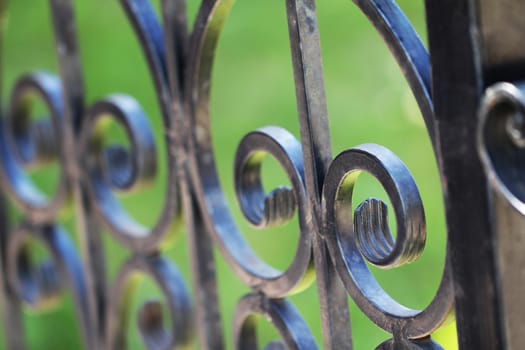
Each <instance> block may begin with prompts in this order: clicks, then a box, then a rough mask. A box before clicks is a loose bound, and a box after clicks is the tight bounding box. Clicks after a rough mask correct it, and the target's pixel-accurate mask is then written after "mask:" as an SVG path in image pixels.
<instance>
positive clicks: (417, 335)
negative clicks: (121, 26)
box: [0, 0, 525, 350]
mask: <svg viewBox="0 0 525 350" xmlns="http://www.w3.org/2000/svg"><path fill="white" fill-rule="evenodd" d="M354 2H355V4H356V6H358V7H359V8H360V9H361V11H362V12H363V13H364V14H365V15H366V16H367V17H368V19H369V20H370V22H371V24H373V26H374V27H375V28H376V29H377V31H378V32H379V33H380V35H381V36H382V37H383V38H384V40H385V42H386V44H387V45H388V47H389V49H390V50H391V52H392V55H393V56H394V57H395V59H396V60H397V62H398V64H399V66H400V68H401V70H402V72H403V73H404V75H405V77H406V80H407V81H408V83H409V85H410V87H411V89H412V91H413V93H414V96H415V98H416V100H417V103H418V105H419V108H420V110H421V113H422V115H423V118H424V121H425V124H426V127H427V130H428V133H429V135H430V138H431V141H432V144H433V146H434V150H435V153H436V157H437V159H438V163H439V165H440V172H441V178H442V181H443V187H444V189H443V190H444V195H445V204H446V216H447V226H448V237H449V241H448V247H447V258H446V263H445V267H444V271H443V276H442V280H441V283H440V285H439V287H438V290H437V292H436V295H435V297H434V299H433V300H432V301H431V303H430V304H429V305H428V306H427V307H426V308H425V309H423V310H413V309H409V308H406V307H405V306H403V305H401V304H400V303H398V302H397V301H396V300H394V299H393V298H392V297H391V296H390V295H389V294H388V293H387V292H386V291H385V290H383V288H382V287H381V286H380V285H379V283H378V282H377V281H376V279H375V277H374V276H373V274H372V273H371V272H370V271H369V268H368V264H367V263H370V264H372V265H375V266H379V267H381V268H384V269H391V268H396V267H398V266H401V265H404V264H409V263H411V262H413V261H415V260H417V259H418V257H419V256H420V254H421V253H422V251H423V249H424V246H425V241H426V224H425V214H424V209H423V204H422V201H421V198H420V196H419V192H418V188H417V185H416V183H415V182H414V180H413V178H412V176H411V174H410V173H409V171H408V170H407V168H406V167H405V165H404V164H403V163H402V161H401V160H400V159H399V158H398V157H397V156H396V155H395V154H393V153H392V152H391V151H390V150H388V149H386V148H385V147H383V146H381V145H376V144H364V145H360V146H357V147H354V148H351V149H349V150H347V151H344V152H342V153H340V154H339V155H337V156H335V157H333V156H332V152H331V148H330V135H329V132H328V130H329V128H328V117H327V111H326V99H325V93H324V83H323V68H322V63H321V49H320V44H319V31H318V25H317V19H316V6H315V1H314V0H286V1H285V3H286V11H287V18H288V29H289V36H290V45H291V49H292V51H291V52H292V61H293V71H294V78H295V89H296V99H297V108H298V114H299V124H300V139H299V140H298V139H296V138H295V137H294V136H293V135H292V134H291V133H289V132H288V131H287V130H285V129H282V128H280V127H276V126H269V127H264V128H261V129H258V130H255V131H253V132H250V133H249V134H247V135H246V136H245V137H244V138H243V139H242V140H241V142H240V144H239V146H238V148H237V152H236V155H235V164H234V179H235V189H236V195H237V199H238V203H239V205H240V208H241V210H242V213H243V214H244V216H245V219H246V220H247V221H248V222H250V223H251V224H252V225H254V226H256V227H258V228H266V227H271V226H275V225H280V224H282V223H285V222H287V221H289V220H290V219H291V218H292V217H293V216H294V214H297V216H298V225H299V227H298V230H299V240H298V243H297V248H296V252H295V257H294V259H293V261H292V262H291V264H290V265H289V266H288V267H287V268H286V269H285V270H284V271H279V270H276V269H274V268H273V267H271V266H269V265H268V264H267V263H266V262H265V261H264V260H262V259H261V258H260V257H258V256H257V254H256V253H255V252H254V250H253V249H252V248H251V247H250V246H249V244H248V243H247V242H246V241H245V239H244V238H243V235H242V232H241V231H240V229H239V228H238V227H237V226H236V224H235V222H234V220H233V218H232V216H231V213H230V208H229V206H228V204H227V202H226V199H225V196H224V194H223V191H222V188H221V185H220V183H219V180H218V174H217V171H216V166H215V160H214V159H215V158H214V149H213V146H212V142H211V128H210V119H209V117H210V116H209V92H210V81H211V72H212V65H213V59H214V51H215V47H216V44H217V40H218V38H219V35H220V32H221V28H222V25H223V23H224V22H225V21H226V19H227V14H228V12H229V10H230V8H231V6H232V5H233V1H232V0H202V3H201V5H200V9H199V11H198V15H197V17H196V20H195V23H194V24H193V29H192V30H190V31H189V30H188V29H187V27H188V25H187V19H186V8H185V6H186V4H185V1H184V0H162V1H161V6H160V7H161V11H160V13H161V16H162V18H157V15H156V13H155V11H154V10H153V8H152V6H151V4H150V3H149V1H148V0H121V1H120V4H121V6H122V8H123V10H124V11H125V13H126V15H127V17H128V19H129V22H130V23H131V24H132V26H133V28H134V31H135V34H136V38H137V40H138V41H139V42H140V47H141V49H142V51H143V54H144V56H145V57H146V60H147V64H148V67H149V72H150V74H151V76H152V80H153V82H154V88H155V92H156V97H157V101H158V105H159V107H160V111H161V114H162V127H163V135H164V137H165V140H164V141H165V145H166V148H167V149H166V151H165V152H158V150H157V149H156V146H155V140H154V137H153V132H152V130H151V127H150V124H149V121H148V116H147V115H146V114H145V113H144V112H143V111H142V109H141V106H140V105H139V104H138V103H137V102H136V101H135V100H134V99H133V97H130V96H126V95H120V94H115V95H110V96H107V97H105V98H102V99H100V100H99V101H97V102H95V103H94V104H92V105H91V106H86V103H85V101H84V91H83V77H82V74H83V71H82V67H81V62H80V60H79V54H78V45H77V37H76V27H75V16H74V13H73V9H72V2H71V1H69V0H50V1H49V4H50V8H51V13H52V16H53V18H52V21H53V25H54V36H55V40H56V54H57V59H58V66H59V70H60V72H59V75H58V76H55V75H51V74H49V73H43V72H33V73H29V74H27V75H24V76H22V77H20V79H18V81H17V82H16V84H15V86H14V87H12V89H11V90H10V92H9V99H8V104H7V105H6V106H3V108H2V109H1V113H2V115H3V118H2V122H1V124H0V126H1V133H2V137H1V138H0V155H1V168H2V171H1V185H2V191H3V195H4V196H5V201H3V202H2V208H1V210H0V215H1V216H2V217H1V220H0V222H1V223H2V226H1V229H2V230H1V233H0V253H1V254H0V258H1V259H0V268H1V269H0V271H1V272H2V274H1V277H2V278H0V298H1V299H2V301H3V312H4V315H3V316H4V326H5V329H6V332H5V334H6V342H7V345H8V348H9V349H23V348H24V347H25V344H24V343H25V341H24V331H23V326H22V322H21V316H20V312H21V305H22V304H27V305H29V306H30V307H32V308H33V309H35V310H39V308H45V307H46V305H48V304H49V303H52V302H53V301H54V300H56V299H57V298H60V295H61V294H60V293H61V290H62V289H64V288H66V289H67V290H69V291H70V292H71V294H72V296H73V300H74V305H75V309H76V315H77V318H78V322H77V323H78V327H79V328H80V330H81V334H82V336H83V340H84V345H85V348H87V349H124V348H126V343H127V340H126V329H127V327H128V323H129V319H130V312H131V310H130V299H131V298H132V296H133V292H134V289H135V287H136V283H135V281H136V279H135V277H136V276H137V275H146V276H148V277H149V278H151V280H152V281H154V283H155V284H156V285H157V286H158V288H159V290H160V291H161V293H162V294H163V296H164V301H165V302H164V305H163V304H161V303H160V302H159V301H147V302H145V303H143V304H142V305H141V307H140V309H139V310H138V316H137V318H138V327H139V328H138V332H139V333H140V335H141V337H142V340H143V343H144V345H145V347H147V348H149V349H171V348H185V347H190V346H191V344H192V342H193V339H194V337H198V341H199V346H200V348H203V349H222V348H224V347H225V342H224V336H225V335H224V334H223V331H222V324H221V316H220V312H219V306H218V295H217V294H218V292H217V283H216V282H217V281H216V273H215V266H214V263H213V261H214V258H213V248H214V247H215V248H218V250H219V251H220V253H221V255H222V258H224V259H225V260H226V262H227V263H228V264H229V267H230V268H231V270H232V271H233V272H234V273H235V274H236V275H237V276H238V278H239V279H240V280H241V281H242V282H243V283H244V284H245V285H246V286H248V287H250V289H251V292H250V294H248V295H246V296H245V297H243V298H242V299H241V300H240V301H239V302H238V304H237V307H236V309H235V311H234V325H233V327H234V335H233V336H234V344H235V347H236V348H238V349H255V348H257V347H258V345H257V336H256V324H255V322H254V316H256V315H263V316H264V317H266V318H267V319H268V320H270V322H271V323H272V324H273V326H274V327H275V328H276V330H277V331H278V333H279V334H280V336H281V339H280V340H278V341H275V342H272V343H271V344H268V345H267V346H266V348H267V349H283V348H289V349H316V348H317V347H318V345H317V344H316V342H315V340H314V338H313V336H312V335H311V333H310V330H309V329H308V326H307V325H306V323H305V322H304V321H303V319H302V317H301V314H300V311H299V310H297V309H296V308H295V307H294V306H293V305H292V304H291V302H289V301H288V300H287V297H288V296H290V295H291V294H294V293H299V292H301V291H302V290H304V289H305V288H306V287H308V286H310V285H311V284H312V283H313V282H314V281H316V283H317V288H318V298H319V304H320V307H321V315H322V327H323V328H322V333H323V342H324V348H326V349H351V348H352V334H351V326H350V321H349V308H348V302H347V297H348V296H350V297H351V298H352V300H353V301H354V302H355V303H356V304H357V306H358V307H359V308H360V309H361V310H362V311H363V313H364V314H365V315H366V316H367V317H368V318H369V319H370V320H371V321H373V322H374V323H375V324H376V325H377V326H378V327H380V328H382V329H384V330H385V331H386V332H388V333H389V334H391V339H390V340H387V341H386V342H384V343H383V344H378V346H377V349H381V350H383V349H384V350H386V349H425V350H431V349H432V350H437V349H441V346H440V345H439V344H437V343H435V342H434V341H433V340H432V338H431V335H432V333H433V332H434V331H435V330H437V329H438V328H439V327H440V326H441V325H442V324H443V322H445V320H447V319H449V318H450V317H452V314H453V312H454V301H456V308H455V311H456V316H457V321H458V333H459V344H460V348H461V349H504V348H508V349H518V348H519V346H520V344H523V343H525V339H523V337H524V335H523V334H524V332H523V331H522V330H523V327H524V326H525V318H524V316H523V315H525V312H524V311H525V310H524V309H525V308H524V306H525V305H524V304H523V301H522V299H523V298H522V292H523V288H522V287H523V286H524V282H525V281H524V277H523V273H522V271H523V268H524V266H525V261H524V260H523V259H524V258H523V256H524V255H523V254H522V250H523V248H524V247H525V245H524V243H523V242H524V241H523V238H522V237H524V236H523V234H524V231H525V204H524V203H525V190H524V188H525V153H524V149H525V141H524V140H525V117H524V115H525V97H524V96H525V87H524V85H523V84H522V83H514V82H515V81H519V80H520V79H522V78H523V76H521V75H524V74H523V70H520V69H519V68H521V67H522V66H523V62H524V60H523V58H524V56H525V53H524V52H525V51H523V49H522V48H520V45H518V44H517V42H518V41H519V39H517V38H521V37H522V36H521V35H522V34H524V30H523V29H524V28H523V23H525V22H524V21H522V20H520V19H516V15H515V14H516V13H520V14H524V13H525V12H524V11H525V5H521V2H519V1H517V0H505V1H502V2H501V4H500V2H499V1H495V0H492V1H491V0H479V1H474V0H471V1H467V0H427V1H426V11H427V26H428V33H429V46H430V55H429V53H427V50H426V48H425V46H424V45H423V44H422V42H421V41H420V39H419V38H418V36H417V34H416V32H415V30H414V29H413V28H412V26H411V24H410V22H409V21H408V19H407V18H406V17H405V16H404V14H403V12H402V11H401V9H400V8H399V7H398V6H397V5H396V3H395V1H393V0H354ZM503 3H505V4H503ZM5 7H6V4H5V0H0V11H1V13H0V17H4V15H5V13H4V12H5ZM498 11H499V12H498ZM511 11H513V12H511ZM501 18H511V19H513V20H512V21H510V22H509V24H505V23H504V21H503V20H502V19H501ZM520 18H521V17H520ZM495 36H498V38H500V37H501V36H505V39H504V40H496V39H494V37H495ZM431 67H432V69H431ZM503 81H510V82H505V83H504V82H503ZM489 85H490V86H491V87H490V88H489V89H487V91H486V92H485V88H486V87H487V86H489ZM36 101H41V102H43V103H44V104H45V106H46V108H47V109H48V110H49V112H50V115H49V117H48V118H46V119H39V120H35V119H33V118H31V106H32V104H34V103H35V102H36ZM108 119H110V120H112V121H114V122H116V123H117V124H118V125H120V126H121V127H122V129H123V130H125V135H126V138H127V141H128V143H129V147H123V146H119V145H112V144H108V143H107V142H105V137H104V132H105V126H106V125H107V123H106V122H105V121H106V120H108ZM158 153H162V154H165V156H166V159H160V158H159V156H158ZM264 155H271V156H272V157H274V158H275V159H276V160H277V161H278V163H279V164H280V166H281V167H282V169H283V170H284V171H285V173H286V175H287V176H288V179H289V182H290V184H291V186H290V187H285V186H283V187H278V188H275V189H274V190H272V191H271V192H270V193H265V191H264V189H263V186H262V180H261V162H262V158H263V156H264ZM51 160H58V162H59V164H60V181H59V186H58V188H57V189H56V191H55V193H54V194H53V195H52V196H51V197H49V198H48V197H46V196H45V195H44V194H42V193H41V191H40V190H39V189H38V188H37V186H36V185H35V184H33V182H32V181H31V179H30V177H29V175H28V174H29V172H30V170H31V169H35V168H38V167H43V166H45V165H46V163H48V162H49V161H51ZM157 162H166V164H167V169H168V171H167V179H166V189H165V193H166V196H165V203H164V206H163V209H162V211H161V214H160V215H159V217H158V219H157V221H156V222H155V223H154V224H153V225H151V227H145V226H143V225H141V224H140V223H138V222H137V221H136V220H135V219H134V218H133V217H132V216H131V215H130V214H129V213H128V212H127V211H126V209H125V208H124V207H123V206H122V205H121V204H120V203H119V201H118V199H117V198H116V193H122V192H128V191H140V189H141V187H142V186H143V185H145V184H147V183H148V182H150V181H151V180H152V179H153V178H154V177H155V175H156V171H157V166H158V164H157ZM362 172H367V173H369V174H371V175H372V176H373V177H374V178H376V179H377V180H378V182H379V183H380V184H381V185H382V186H383V188H384V190H385V192H386V193H387V194H388V197H389V200H390V202H391V204H392V207H391V208H387V205H386V204H385V203H384V202H383V201H381V200H378V199H373V198H370V199H368V200H366V201H364V202H363V203H361V204H360V205H359V206H358V207H357V209H355V210H354V209H353V208H352V193H353V189H354V185H355V184H356V182H357V181H358V178H359V174H361V173H362ZM71 199H72V200H71ZM8 204H9V205H13V206H15V207H16V208H17V210H19V211H20V213H21V215H22V217H23V220H22V221H21V222H20V223H16V224H13V225H10V222H9V220H8V218H7V211H6V206H7V205H8ZM65 206H73V207H74V208H75V216H76V220H77V222H78V229H77V231H76V232H75V235H74V237H76V238H77V239H78V242H79V244H78V247H79V251H77V248H76V245H75V244H74V243H73V242H72V239H71V236H70V235H69V234H66V233H65V232H64V230H63V229H62V228H61V227H60V226H59V225H57V224H55V222H56V220H57V218H58V215H59V212H60V211H61V210H62V209H63V208H64V207H65ZM387 213H389V214H390V215H393V216H394V217H395V219H396V225H397V227H396V235H395V237H394V236H393V235H392V233H391V228H390V227H389V224H388V220H387ZM180 222H182V223H183V224H184V225H185V227H186V231H187V234H188V239H189V250H190V253H189V255H190V257H191V265H192V281H191V282H192V285H193V286H192V288H189V286H186V285H185V282H184V280H183V278H182V277H181V276H180V273H179V272H178V270H177V267H176V266H175V264H174V263H173V262H172V261H170V260H169V259H167V258H166V257H165V256H164V255H163V245H164V244H165V243H166V242H167V241H169V240H170V239H171V238H172V235H174V234H175V233H174V232H176V231H177V230H176V229H174V226H175V225H176V224H177V223H180ZM102 229H104V230H107V231H108V232H109V233H110V234H111V235H112V236H113V238H114V239H115V240H116V241H117V242H118V243H119V244H120V245H121V246H122V247H125V248H126V249H127V250H129V253H130V256H131V257H130V259H129V260H128V261H127V262H125V263H124V264H123V266H121V268H120V270H119V272H118V274H117V277H116V278H115V279H114V280H109V279H108V278H107V276H106V265H105V261H104V260H105V259H104V253H103V247H102V237H101V230H102ZM32 242H37V243H38V244H39V245H41V246H42V247H44V249H45V250H46V251H47V252H48V254H49V257H50V259H49V260H48V261H43V262H39V263H36V264H35V263H34V262H33V261H31V259H30V254H29V250H30V249H31V247H32V244H33V243H32ZM189 290H193V291H194V293H190V292H189ZM164 312H167V314H168V316H169V318H170V320H171V322H165V320H164V319H163V314H164Z"/></svg>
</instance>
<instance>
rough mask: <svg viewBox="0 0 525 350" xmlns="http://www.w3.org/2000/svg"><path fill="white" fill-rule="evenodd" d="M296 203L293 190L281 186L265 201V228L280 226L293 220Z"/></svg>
mask: <svg viewBox="0 0 525 350" xmlns="http://www.w3.org/2000/svg"><path fill="white" fill-rule="evenodd" d="M295 208H296V203H295V195H294V193H293V190H292V189H291V188H289V187H285V186H279V187H277V188H276V189H275V190H273V191H272V192H270V193H269V194H268V195H267V196H266V198H265V199H264V210H263V213H264V214H263V215H264V216H263V223H262V225H263V226H265V227H271V226H279V225H282V224H285V223H286V222H288V221H289V220H291V219H292V218H293V215H294V213H295Z"/></svg>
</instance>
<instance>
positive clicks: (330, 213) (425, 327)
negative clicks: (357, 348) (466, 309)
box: [322, 145, 454, 339]
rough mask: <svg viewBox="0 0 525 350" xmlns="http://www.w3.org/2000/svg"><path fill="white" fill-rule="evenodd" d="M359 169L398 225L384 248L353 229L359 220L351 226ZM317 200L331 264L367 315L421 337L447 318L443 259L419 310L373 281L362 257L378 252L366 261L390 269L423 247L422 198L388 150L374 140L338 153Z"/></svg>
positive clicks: (449, 307)
mask: <svg viewBox="0 0 525 350" xmlns="http://www.w3.org/2000/svg"><path fill="white" fill-rule="evenodd" d="M361 171H366V172H368V173H370V174H371V175H372V176H374V177H375V178H376V179H377V180H378V181H379V182H380V183H381V184H382V185H383V186H384V188H385V191H386V192H387V193H388V196H389V197H390V200H391V202H392V204H393V206H394V211H395V212H396V219H397V225H398V229H397V239H396V242H395V244H394V245H392V246H386V248H385V246H384V245H383V242H382V241H381V240H380V237H374V235H376V234H377V233H375V232H373V231H372V232H371V231H367V232H360V233H359V232H356V231H357V230H362V229H363V227H362V226H360V225H359V223H358V222H355V226H354V221H353V220H352V204H351V203H352V192H353V189H354V185H355V182H356V181H357V176H358V174H359V172H361ZM322 205H323V222H324V223H325V227H324V230H323V235H324V237H325V239H326V242H327V244H328V248H329V250H330V255H331V257H332V260H333V263H334V265H335V266H336V268H337V271H338V274H339V276H340V278H341V279H342V281H343V284H344V285H345V287H346V289H347V291H348V293H350V295H351V296H352V299H353V300H354V301H355V302H356V304H357V305H358V306H359V308H360V309H361V310H362V311H363V312H364V313H365V314H366V315H367V316H368V318H369V319H370V320H372V321H373V322H374V323H376V324H377V325H378V326H379V327H381V328H383V329H384V330H386V331H387V332H390V333H393V334H394V336H395V337H399V338H400V339H413V338H423V337H426V336H428V335H430V334H431V333H432V332H433V331H434V330H436V329H437V328H439V327H440V326H441V325H442V324H443V322H445V321H446V320H447V318H448V317H449V316H450V315H451V313H452V311H453V301H454V295H453V287H452V281H451V277H450V265H449V262H448V259H447V260H446V263H445V268H444V272H443V277H442V280H441V283H440V286H439V288H438V291H437V293H436V296H435V297H434V299H433V300H432V302H431V304H430V305H429V306H428V307H427V308H426V309H425V310H422V311H420V310H412V309H409V308H407V307H405V306H403V305H401V304H399V303H398V302H396V301H395V300H394V299H392V298H391V297H390V296H389V295H388V293H386V292H385V291H384V290H383V289H382V288H381V286H380V285H379V283H378V282H377V281H376V279H375V278H374V276H373V275H372V273H371V272H370V270H369V268H368V266H367V264H366V262H365V260H364V259H363V256H362V255H364V256H365V257H368V256H369V255H370V251H372V252H376V253H377V252H378V251H380V252H382V253H383V255H381V256H380V257H381V259H379V261H374V260H372V261H371V262H372V263H375V264H379V265H380V267H385V268H389V267H395V266H399V265H401V264H404V263H409V262H411V261H413V260H415V259H416V258H417V257H418V256H419V255H420V253H421V252H422V249H423V247H424V240H425V234H426V233H425V224H424V214H423V208H422V204H421V199H420V197H419V193H418V190H417V187H416V185H415V183H414V181H413V179H412V177H411V175H410V173H409V172H408V170H407V169H406V167H405V166H404V165H403V163H402V162H401V161H400V160H399V159H398V158H397V157H396V156H395V155H394V154H393V153H391V152H390V151H389V150H387V149H386V148H384V147H381V146H377V145H361V146H359V147H357V148H354V149H351V150H349V151H346V152H343V153H341V154H340V155H339V156H338V157H336V159H335V160H334V161H333V163H332V165H331V166H330V169H329V171H328V174H327V176H326V182H325V187H324V188H323V202H322ZM354 215H356V214H354ZM375 219H377V218H375ZM354 220H355V218H354ZM360 235H361V237H360ZM363 236H366V237H363Z"/></svg>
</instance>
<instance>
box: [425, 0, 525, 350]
mask: <svg viewBox="0 0 525 350" xmlns="http://www.w3.org/2000/svg"><path fill="white" fill-rule="evenodd" d="M426 5H427V9H426V11H427V25H428V33H429V43H430V53H431V60H432V73H433V97H434V106H435V111H436V119H437V130H436V132H437V135H439V136H438V144H439V149H438V153H439V162H440V165H441V169H442V175H443V189H444V195H445V203H446V204H445V205H446V214H447V226H448V234H449V243H450V244H449V249H450V257H451V262H452V268H453V274H454V283H455V290H456V318H457V324H458V333H459V344H460V348H461V349H487V350H488V349H505V348H507V346H508V343H507V340H508V339H506V337H505V333H506V331H505V326H504V322H503V317H504V315H503V314H502V308H501V307H502V304H501V302H502V299H501V297H502V296H501V292H502V291H501V280H500V279H499V272H500V271H498V264H497V258H498V251H497V249H498V248H497V244H496V245H495V244H494V242H495V240H496V238H497V234H496V232H494V230H496V231H498V230H503V229H505V227H507V229H508V226H507V224H510V223H509V222H507V223H506V224H505V225H501V222H498V223H496V224H495V225H494V222H492V219H493V218H494V212H501V211H502V210H503V211H506V212H507V213H510V211H509V208H508V207H506V206H505V205H503V203H501V201H500V200H498V198H497V197H495V198H492V197H491V196H490V194H489V192H488V191H487V190H486V189H487V186H488V180H487V174H486V172H485V170H484V168H483V166H482V164H481V161H480V157H479V155H478V153H477V147H476V146H477V145H476V143H477V142H476V141H477V140H476V132H475V130H477V129H478V117H477V114H478V110H479V106H480V101H481V94H482V92H483V90H484V88H485V87H486V86H487V85H488V84H490V83H491V82H493V81H499V80H501V79H509V78H512V79H520V78H522V77H523V76H525V70H524V69H523V68H524V67H525V65H523V64H522V63H523V62H524V61H525V60H524V58H525V52H524V50H522V49H521V47H522V46H523V45H522V42H521V41H522V40H521V38H523V34H525V30H524V29H525V22H524V21H523V20H522V15H523V13H524V11H525V3H523V2H522V1H519V0H504V1H499V0H461V1H459V0H427V1H426ZM517 67H521V68H519V69H517ZM513 288H518V286H514V287H513Z"/></svg>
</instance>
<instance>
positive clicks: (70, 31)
mask: <svg viewBox="0 0 525 350" xmlns="http://www.w3.org/2000/svg"><path fill="white" fill-rule="evenodd" d="M50 5H51V10H52V11H51V13H52V16H53V26H54V33H55V41H56V50H57V56H58V57H57V58H58V66H59V69H60V77H61V80H62V85H63V91H64V96H63V101H64V108H65V111H64V112H65V116H64V117H65V127H64V129H65V132H64V136H63V137H64V139H65V144H66V145H67V146H66V149H65V150H64V152H65V155H66V164H65V165H63V166H66V167H67V170H68V178H69V179H70V180H71V187H72V193H73V197H74V201H75V203H74V204H75V212H76V219H77V227H78V239H79V244H80V249H81V251H82V253H83V254H82V255H83V261H84V265H85V271H86V279H87V281H86V284H87V286H88V291H89V294H88V297H89V301H88V302H89V304H90V311H91V315H90V317H91V318H90V319H91V324H89V325H85V328H84V337H85V339H84V340H85V344H86V346H87V347H88V348H90V349H101V348H102V339H103V334H102V332H103V330H104V322H103V321H104V314H105V312H104V310H105V300H106V298H105V293H106V273H105V262H104V252H103V243H102V239H101V236H100V230H99V229H98V228H97V225H96V221H95V218H94V210H93V207H92V206H93V203H91V202H90V201H89V198H88V195H87V190H86V188H85V184H84V181H85V179H82V177H81V171H80V167H79V164H78V161H79V160H78V155H77V153H76V151H77V150H76V147H75V145H76V142H75V139H76V138H77V136H78V134H79V132H80V127H81V123H82V117H83V114H84V111H85V108H84V83H83V78H82V67H81V63H80V57H79V49H78V42H77V35H76V25H75V17H74V12H73V5H72V2H71V1H70V0H51V1H50ZM86 328H87V329H86Z"/></svg>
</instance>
